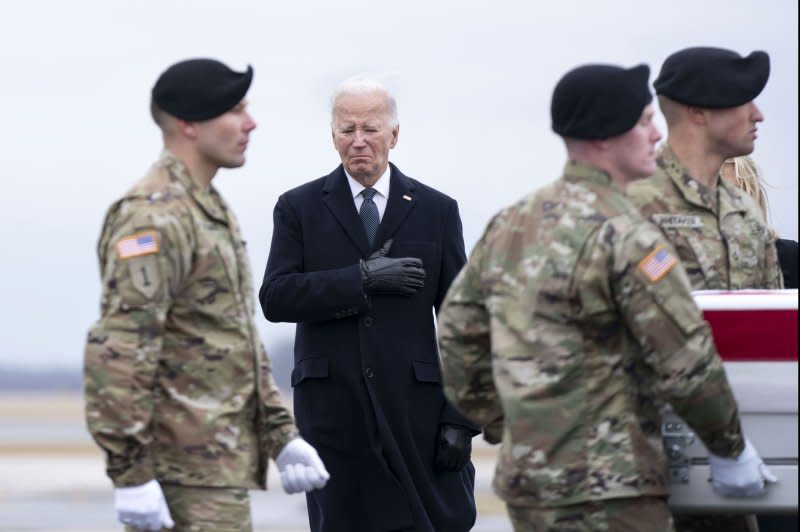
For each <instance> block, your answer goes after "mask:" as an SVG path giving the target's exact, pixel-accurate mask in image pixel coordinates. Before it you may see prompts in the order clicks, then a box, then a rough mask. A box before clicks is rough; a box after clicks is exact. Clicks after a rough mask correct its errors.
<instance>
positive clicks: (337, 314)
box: [336, 312, 342, 320]
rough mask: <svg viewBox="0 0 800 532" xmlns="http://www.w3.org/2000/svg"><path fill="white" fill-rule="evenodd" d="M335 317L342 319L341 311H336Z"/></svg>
mask: <svg viewBox="0 0 800 532" xmlns="http://www.w3.org/2000/svg"><path fill="white" fill-rule="evenodd" d="M336 319H337V320H340V319H342V313H341V312H337V313H336Z"/></svg>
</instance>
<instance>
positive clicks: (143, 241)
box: [117, 231, 158, 259]
mask: <svg viewBox="0 0 800 532" xmlns="http://www.w3.org/2000/svg"><path fill="white" fill-rule="evenodd" d="M117 253H119V258H120V259H131V258H133V257H141V256H142V255H152V254H153V253H158V240H157V238H156V232H155V231H144V232H142V233H137V234H135V235H133V236H129V237H126V238H123V239H122V240H120V241H119V242H117Z"/></svg>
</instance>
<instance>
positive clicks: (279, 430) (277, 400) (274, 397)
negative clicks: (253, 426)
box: [259, 346, 299, 460]
mask: <svg viewBox="0 0 800 532" xmlns="http://www.w3.org/2000/svg"><path fill="white" fill-rule="evenodd" d="M261 350H262V354H263V355H264V356H262V357H261V360H262V363H261V374H260V377H261V384H260V392H261V415H260V416H259V429H260V441H261V452H262V453H264V454H265V455H266V456H270V457H271V458H272V459H273V460H274V459H275V458H276V457H277V456H278V454H279V453H280V452H281V451H282V450H283V448H284V446H285V445H286V444H287V443H289V441H290V440H292V439H294V438H296V437H297V436H299V433H298V431H297V427H296V426H295V423H294V417H293V416H292V414H291V413H290V412H289V410H288V409H287V408H286V406H285V405H284V404H283V400H282V399H281V394H280V391H279V388H278V385H277V384H276V383H275V379H274V378H273V376H272V367H271V364H270V361H269V358H268V357H267V356H266V351H264V347H263V346H261Z"/></svg>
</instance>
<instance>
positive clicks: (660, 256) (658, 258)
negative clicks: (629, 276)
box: [639, 244, 678, 283]
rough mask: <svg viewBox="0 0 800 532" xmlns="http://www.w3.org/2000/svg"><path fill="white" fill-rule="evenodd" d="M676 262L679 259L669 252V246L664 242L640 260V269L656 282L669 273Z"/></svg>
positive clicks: (651, 280)
mask: <svg viewBox="0 0 800 532" xmlns="http://www.w3.org/2000/svg"><path fill="white" fill-rule="evenodd" d="M676 264H678V259H676V258H675V257H674V256H673V255H672V253H670V252H669V249H667V246H665V245H663V244H662V245H660V246H658V247H657V248H656V249H654V250H653V251H652V252H651V253H650V254H649V255H648V256H646V257H645V258H643V259H642V260H641V262H639V270H641V272H642V273H643V274H644V275H645V277H647V278H648V279H649V280H650V282H651V283H655V282H656V281H658V280H659V279H661V278H662V277H664V276H665V275H667V274H668V273H669V271H670V270H671V269H672V268H674V267H675V265H676Z"/></svg>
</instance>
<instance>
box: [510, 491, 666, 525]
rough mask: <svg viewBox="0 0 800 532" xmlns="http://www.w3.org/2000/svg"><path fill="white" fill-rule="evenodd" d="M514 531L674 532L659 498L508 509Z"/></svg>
mask: <svg viewBox="0 0 800 532" xmlns="http://www.w3.org/2000/svg"><path fill="white" fill-rule="evenodd" d="M508 514H509V516H510V517H511V523H512V524H513V525H514V532H595V531H609V532H617V531H626V532H628V531H630V532H673V531H674V530H675V529H674V528H673V526H672V515H671V514H670V512H669V508H668V507H667V500H666V499H664V498H661V497H636V498H632V499H607V500H601V501H593V502H587V503H584V504H575V505H573V506H564V507H561V508H529V507H522V506H510V505H509V506H508Z"/></svg>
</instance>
